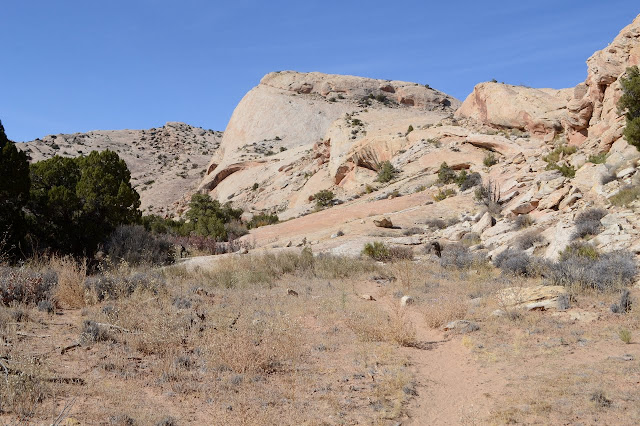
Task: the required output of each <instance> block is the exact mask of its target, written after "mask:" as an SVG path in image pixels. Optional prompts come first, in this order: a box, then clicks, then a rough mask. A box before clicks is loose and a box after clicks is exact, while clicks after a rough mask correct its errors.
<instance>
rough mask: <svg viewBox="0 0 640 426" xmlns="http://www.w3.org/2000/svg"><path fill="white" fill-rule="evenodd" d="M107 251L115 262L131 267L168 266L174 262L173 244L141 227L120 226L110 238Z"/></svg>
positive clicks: (106, 246) (106, 247)
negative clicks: (122, 262) (124, 263)
mask: <svg viewBox="0 0 640 426" xmlns="http://www.w3.org/2000/svg"><path fill="white" fill-rule="evenodd" d="M105 250H106V252H107V254H108V255H109V257H110V258H111V259H112V260H113V261H125V262H127V263H128V264H129V265H168V264H170V263H173V260H174V249H173V244H171V243H170V242H169V241H168V240H166V239H165V238H163V237H161V236H158V235H153V234H151V233H150V232H149V231H147V230H145V229H144V227H143V226H141V225H121V226H118V227H117V228H116V229H115V231H113V232H112V233H111V235H110V236H109V240H108V241H107V243H106V245H105Z"/></svg>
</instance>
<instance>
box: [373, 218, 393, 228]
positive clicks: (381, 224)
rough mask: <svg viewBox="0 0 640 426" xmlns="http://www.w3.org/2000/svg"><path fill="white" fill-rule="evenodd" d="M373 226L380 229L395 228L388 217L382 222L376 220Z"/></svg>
mask: <svg viewBox="0 0 640 426" xmlns="http://www.w3.org/2000/svg"><path fill="white" fill-rule="evenodd" d="M373 224H374V225H375V226H377V227H378V228H393V223H392V222H391V220H390V219H389V218H386V217H385V218H382V219H380V220H377V219H374V221H373Z"/></svg>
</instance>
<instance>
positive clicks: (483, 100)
mask: <svg viewBox="0 0 640 426" xmlns="http://www.w3.org/2000/svg"><path fill="white" fill-rule="evenodd" d="M570 96H571V93H569V92H568V91H566V90H564V91H563V90H553V89H532V88H528V87H523V86H512V85H510V84H501V83H480V84H478V85H476V87H475V88H474V89H473V92H472V93H471V94H470V95H469V96H468V97H467V99H465V101H464V102H463V103H462V106H461V107H460V108H459V109H458V110H457V111H456V113H455V117H456V118H471V119H473V120H475V121H477V122H479V123H482V124H485V125H489V126H493V127H503V128H513V129H521V130H526V131H528V132H530V133H531V134H532V135H534V136H544V135H547V134H551V135H555V134H556V132H557V131H558V130H560V129H561V128H562V126H561V123H562V120H563V119H564V118H565V117H566V110H565V105H566V103H567V100H568V98H569V97H570Z"/></svg>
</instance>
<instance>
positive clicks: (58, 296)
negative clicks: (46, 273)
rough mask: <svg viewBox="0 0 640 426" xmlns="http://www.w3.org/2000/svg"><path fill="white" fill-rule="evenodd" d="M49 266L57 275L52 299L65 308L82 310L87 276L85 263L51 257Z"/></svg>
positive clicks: (84, 302) (84, 261) (84, 303)
mask: <svg viewBox="0 0 640 426" xmlns="http://www.w3.org/2000/svg"><path fill="white" fill-rule="evenodd" d="M49 266H50V268H51V269H53V270H54V271H55V272H56V274H57V275H58V285H57V286H56V288H55V291H54V294H53V299H54V301H55V302H56V304H57V305H59V306H61V307H65V308H82V307H84V306H85V305H86V301H85V288H84V280H85V278H86V276H87V262H86V260H83V261H81V262H77V261H76V260H74V259H72V258H70V257H52V258H51V259H50V261H49Z"/></svg>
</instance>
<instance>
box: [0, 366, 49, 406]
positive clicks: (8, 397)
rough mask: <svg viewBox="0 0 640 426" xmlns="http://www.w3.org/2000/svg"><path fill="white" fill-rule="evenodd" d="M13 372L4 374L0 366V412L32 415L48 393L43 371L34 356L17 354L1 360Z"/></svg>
mask: <svg viewBox="0 0 640 426" xmlns="http://www.w3.org/2000/svg"><path fill="white" fill-rule="evenodd" d="M2 362H3V364H7V365H6V367H7V368H8V369H10V370H11V371H12V372H14V374H9V375H8V376H5V372H4V368H3V367H1V366H0V413H2V412H8V413H12V414H15V415H16V416H17V417H19V418H22V419H27V418H30V417H32V416H33V415H34V414H35V413H36V412H37V411H38V409H39V408H40V407H41V404H42V402H43V401H44V399H45V398H46V397H47V396H48V395H49V394H50V388H49V384H48V382H47V380H46V379H45V378H44V371H43V368H42V366H41V365H40V363H39V361H38V360H37V359H36V358H34V357H26V356H18V357H9V359H8V360H3V361H2Z"/></svg>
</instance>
